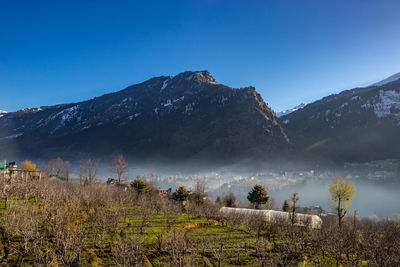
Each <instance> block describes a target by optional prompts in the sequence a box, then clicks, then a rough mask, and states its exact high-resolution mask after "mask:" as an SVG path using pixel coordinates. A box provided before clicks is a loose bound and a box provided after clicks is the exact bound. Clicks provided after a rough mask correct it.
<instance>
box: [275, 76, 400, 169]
mask: <svg viewBox="0 0 400 267" xmlns="http://www.w3.org/2000/svg"><path fill="white" fill-rule="evenodd" d="M280 121H281V122H282V123H283V124H285V128H286V129H287V131H288V135H289V137H290V138H291V139H292V141H293V143H294V145H295V146H296V147H297V148H298V149H299V150H301V151H302V152H303V153H311V154H313V155H314V156H316V157H318V158H320V159H321V158H322V159H327V160H331V161H335V162H345V161H369V160H376V159H387V158H400V142H398V137H399V136H400V80H396V81H392V82H389V83H384V84H383V85H381V86H369V87H365V88H355V89H352V90H347V91H343V92H341V93H339V94H335V95H331V96H328V97H324V98H323V99H321V100H318V101H315V102H314V103H311V104H308V105H307V106H306V107H304V108H303V109H299V110H297V111H295V112H293V113H291V114H288V115H285V116H282V117H281V118H280Z"/></svg>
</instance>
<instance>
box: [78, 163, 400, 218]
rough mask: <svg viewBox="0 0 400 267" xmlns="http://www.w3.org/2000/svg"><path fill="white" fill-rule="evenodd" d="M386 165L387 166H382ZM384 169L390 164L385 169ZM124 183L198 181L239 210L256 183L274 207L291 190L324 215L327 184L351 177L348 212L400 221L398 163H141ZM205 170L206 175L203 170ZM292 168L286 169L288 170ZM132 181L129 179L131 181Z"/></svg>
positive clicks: (102, 167)
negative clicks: (261, 166)
mask: <svg viewBox="0 0 400 267" xmlns="http://www.w3.org/2000/svg"><path fill="white" fill-rule="evenodd" d="M98 166H99V167H98V174H99V181H100V182H105V181H106V180H107V178H110V177H111V178H112V177H114V176H115V172H114V170H113V167H112V164H111V163H110V162H109V161H102V162H99V164H98ZM382 166H383V167H382ZM386 166H388V167H387V168H386ZM128 167H129V168H128V169H129V171H128V173H127V174H126V181H127V182H129V181H132V180H133V179H134V178H135V177H136V176H142V177H149V174H150V173H153V174H154V177H155V180H156V183H157V186H158V187H160V188H172V189H173V190H175V189H176V188H177V187H178V186H185V187H186V188H187V189H188V190H193V189H194V187H195V184H196V180H202V181H205V182H206V190H207V194H208V196H209V198H211V199H213V200H215V199H216V198H217V197H218V196H221V198H222V197H223V196H224V195H225V194H227V193H228V192H229V191H232V192H233V193H234V195H235V197H236V200H237V202H238V203H239V204H240V205H241V206H248V205H249V203H248V201H247V199H246V197H247V193H248V192H249V190H250V189H251V188H252V187H253V186H254V185H255V184H261V185H263V186H264V187H265V188H266V189H267V192H268V195H269V196H270V197H272V198H273V200H274V208H276V209H280V208H281V207H282V204H283V201H284V200H286V199H288V198H289V197H290V195H291V194H292V193H293V192H297V193H298V194H299V197H300V201H299V203H298V204H299V205H300V206H301V207H310V206H317V205H319V206H321V207H322V208H323V209H324V210H325V211H326V212H331V211H332V208H331V206H330V204H329V203H330V195H329V191H328V189H329V181H331V180H332V179H336V178H339V177H344V178H347V179H350V180H351V182H352V183H353V184H354V186H355V195H354V198H353V200H352V202H351V204H350V209H349V214H353V211H354V210H357V214H358V215H359V216H363V217H370V218H372V219H374V218H377V217H378V218H379V219H387V218H389V217H390V216H392V215H393V214H399V215H398V218H400V195H399V192H400V160H385V161H376V162H375V163H374V164H371V163H367V165H365V164H361V165H360V164H359V165H357V166H356V167H353V166H352V167H350V168H341V169H340V170H319V171H313V170H304V169H305V168H304V167H303V168H302V171H299V169H301V168H297V170H294V168H291V170H290V171H282V169H285V168H287V166H285V167H281V169H280V168H277V167H275V168H274V170H267V171H265V170H264V171H259V172H252V171H251V170H252V169H255V168H249V166H247V168H243V167H238V166H234V167H231V168H223V169H221V168H219V169H218V168H212V171H205V169H207V168H201V167H199V166H197V168H196V170H195V171H193V169H192V170H190V169H191V168H183V166H181V165H176V166H171V165H169V166H162V165H161V164H153V165H139V164H135V163H129V164H128ZM199 169H202V170H203V171H199ZM287 169H288V168H287ZM71 173H72V178H73V179H79V178H78V173H79V162H75V163H72V162H71ZM128 177H129V178H128Z"/></svg>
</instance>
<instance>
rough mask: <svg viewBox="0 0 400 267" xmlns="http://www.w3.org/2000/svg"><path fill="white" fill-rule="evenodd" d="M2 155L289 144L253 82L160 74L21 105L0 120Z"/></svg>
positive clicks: (215, 152) (241, 152)
mask: <svg viewBox="0 0 400 267" xmlns="http://www.w3.org/2000/svg"><path fill="white" fill-rule="evenodd" d="M0 145H2V148H3V149H2V150H1V152H3V153H6V152H4V151H6V149H5V148H9V150H12V151H13V152H18V153H19V154H21V155H24V156H25V155H34V156H35V155H36V156H37V155H41V156H43V155H48V156H62V155H66V157H68V156H71V155H72V156H76V155H77V153H86V154H97V155H110V154H112V153H115V152H119V153H124V154H125V155H127V156H129V157H130V158H139V159H154V158H159V159H166V160H173V159H191V158H196V159H202V160H205V161H216V160H217V161H218V160H219V161H231V160H236V159H240V158H243V157H247V156H254V157H256V156H260V155H262V156H267V155H272V154H275V153H280V152H282V151H285V150H287V148H288V147H290V142H289V139H288V138H287V136H286V133H285V132H284V130H283V128H282V127H281V125H280V124H279V122H278V121H277V119H276V117H275V115H274V113H273V112H272V111H271V109H270V108H269V107H268V106H267V105H266V104H265V102H264V101H263V99H262V98H261V96H260V95H259V94H258V93H257V92H256V90H255V88H253V87H246V88H240V89H233V88H231V87H228V86H225V85H222V84H219V83H218V82H217V81H216V80H215V79H214V78H213V77H212V76H211V74H210V73H209V72H208V71H195V72H191V71H187V72H183V73H180V74H178V75H176V76H174V77H171V76H161V77H155V78H152V79H150V80H148V81H145V82H143V83H140V84H136V85H133V86H130V87H128V88H126V89H124V90H121V91H119V92H115V93H111V94H106V95H103V96H100V97H95V98H94V99H90V100H87V101H83V102H79V103H70V104H62V105H56V106H48V107H40V108H31V109H22V110H19V111H17V112H11V113H7V114H5V115H4V116H3V117H1V118H0Z"/></svg>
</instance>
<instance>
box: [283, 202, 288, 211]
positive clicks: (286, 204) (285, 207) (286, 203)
mask: <svg viewBox="0 0 400 267" xmlns="http://www.w3.org/2000/svg"><path fill="white" fill-rule="evenodd" d="M282 210H283V211H286V212H288V211H289V203H288V202H287V200H285V201H284V202H283V206H282Z"/></svg>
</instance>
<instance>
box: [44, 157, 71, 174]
mask: <svg viewBox="0 0 400 267" xmlns="http://www.w3.org/2000/svg"><path fill="white" fill-rule="evenodd" d="M69 167H70V164H69V162H68V161H64V160H63V159H62V158H60V157H58V158H56V159H51V160H50V161H49V162H48V163H47V164H46V165H45V166H43V168H42V170H43V171H44V172H45V173H46V174H47V175H48V176H57V177H59V178H62V177H64V178H66V179H69Z"/></svg>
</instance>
